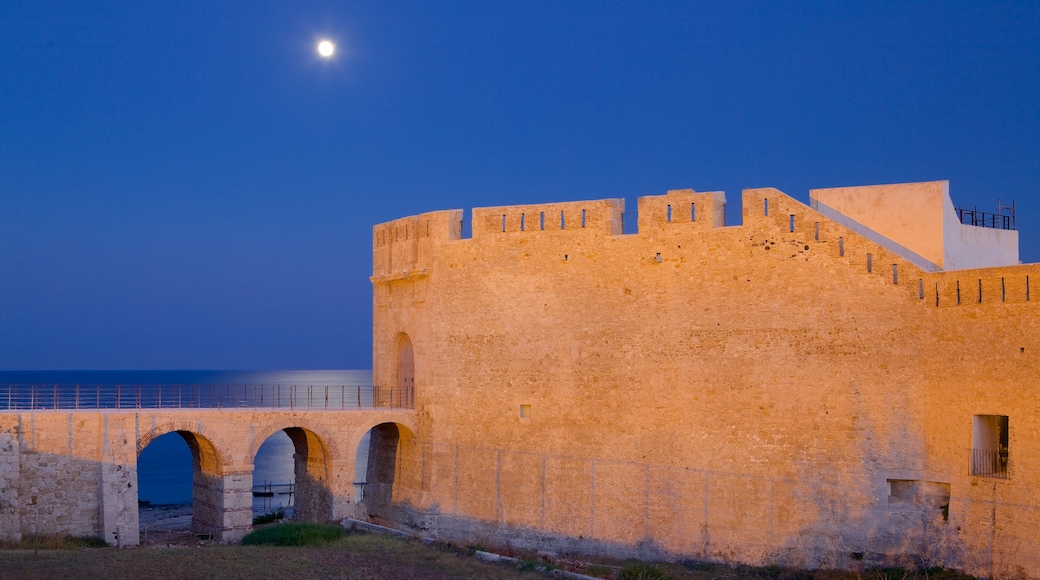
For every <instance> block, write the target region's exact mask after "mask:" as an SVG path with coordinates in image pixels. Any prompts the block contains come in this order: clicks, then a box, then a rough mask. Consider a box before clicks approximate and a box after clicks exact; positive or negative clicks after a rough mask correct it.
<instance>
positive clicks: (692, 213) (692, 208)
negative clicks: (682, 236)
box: [690, 203, 697, 222]
mask: <svg viewBox="0 0 1040 580" xmlns="http://www.w3.org/2000/svg"><path fill="white" fill-rule="evenodd" d="M690 221H691V222H695V221H697V207H696V204H692V203H691V204H690Z"/></svg>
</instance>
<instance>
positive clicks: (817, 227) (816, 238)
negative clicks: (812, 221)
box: [813, 222, 820, 242]
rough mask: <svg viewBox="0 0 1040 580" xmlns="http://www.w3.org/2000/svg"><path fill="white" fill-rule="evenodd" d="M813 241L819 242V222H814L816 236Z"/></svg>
mask: <svg viewBox="0 0 1040 580" xmlns="http://www.w3.org/2000/svg"><path fill="white" fill-rule="evenodd" d="M813 239H815V240H816V241H817V242H818V241H820V222H816V234H815V235H814V237H813Z"/></svg>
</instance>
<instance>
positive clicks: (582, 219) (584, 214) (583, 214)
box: [581, 210, 587, 227]
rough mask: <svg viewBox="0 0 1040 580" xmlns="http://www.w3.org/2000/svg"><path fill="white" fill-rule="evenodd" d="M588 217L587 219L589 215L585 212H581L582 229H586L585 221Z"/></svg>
mask: <svg viewBox="0 0 1040 580" xmlns="http://www.w3.org/2000/svg"><path fill="white" fill-rule="evenodd" d="M586 217H587V214H586V212H585V210H581V227H585V219H586Z"/></svg>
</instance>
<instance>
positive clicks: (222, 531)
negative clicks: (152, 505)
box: [0, 409, 416, 546]
mask: <svg viewBox="0 0 1040 580" xmlns="http://www.w3.org/2000/svg"><path fill="white" fill-rule="evenodd" d="M382 425H391V426H393V429H394V430H395V432H399V433H406V434H411V433H414V432H415V430H416V425H415V421H414V413H413V412H411V411H407V410H396V411H395V410H368V411H365V410H361V411H356V410H355V411H289V410H277V409H276V410H270V409H231V410H218V409H156V410H145V409H138V410H111V411H33V412H25V411H21V412H4V411H0V539H4V540H18V539H21V538H24V537H27V536H29V535H31V534H33V533H36V532H39V533H40V534H42V535H55V534H56V535H65V534H68V535H73V536H94V537H102V538H104V539H105V541H107V542H108V543H109V544H112V545H117V546H132V545H136V544H138V542H139V540H140V530H139V525H138V503H137V502H138V490H137V457H138V455H139V454H140V452H141V451H142V450H143V449H144V448H145V447H146V446H147V445H148V443H149V442H150V441H152V440H153V439H155V438H156V437H159V436H160V435H164V434H167V433H178V434H179V435H180V436H181V437H183V438H184V439H185V441H186V442H187V444H188V447H189V448H190V449H191V451H192V456H193V464H194V477H193V479H194V505H193V518H192V531H193V532H196V533H198V534H200V535H209V536H212V537H214V538H216V539H219V540H224V541H233V540H237V539H239V538H241V537H242V536H243V535H244V534H245V533H247V532H248V531H249V529H250V527H251V525H252V517H253V514H252V482H253V475H252V472H253V458H254V457H255V456H256V452H257V450H259V448H260V445H261V444H262V443H263V442H264V440H266V439H267V438H268V437H269V436H270V435H271V434H273V433H275V432H276V431H279V430H284V431H285V432H286V433H288V435H289V437H290V438H291V439H292V440H293V442H294V445H295V450H296V453H295V458H296V494H297V498H296V502H297V506H298V508H297V513H296V514H295V516H296V517H297V518H298V519H303V520H307V521H334V520H337V521H338V520H340V519H342V518H344V517H346V516H349V515H356V514H357V512H358V510H359V509H361V510H362V511H363V510H364V509H365V507H369V508H371V509H373V510H379V509H381V508H380V506H379V505H376V504H374V503H372V502H369V505H368V506H362V507H361V508H358V506H356V505H355V503H354V475H355V459H356V457H357V448H358V446H359V445H360V443H361V440H362V437H363V436H364V435H365V434H366V433H367V432H368V431H369V430H371V429H373V428H378V427H380V426H382ZM395 442H396V440H395ZM391 443H393V442H391ZM398 453H399V451H398V447H397V446H394V445H393V444H387V445H386V446H385V448H384V449H383V454H382V455H380V454H370V462H374V464H375V465H376V468H375V471H376V472H378V473H380V474H384V477H386V478H388V479H387V481H383V480H378V479H377V480H373V482H372V483H373V484H375V485H382V486H386V487H389V488H390V489H391V490H392V493H390V494H389V496H388V498H387V501H392V500H394V499H398V500H399V499H400V498H402V497H405V496H407V492H405V491H403V490H402V489H401V488H402V485H403V484H404V483H405V482H407V479H408V478H407V476H406V475H404V474H399V473H398V472H397V471H395V466H396V465H397V463H398V459H397V457H396V455H397V454H398ZM380 462H387V463H389V465H390V466H389V467H384V466H382V465H381V463H380ZM395 478H396V480H397V482H398V483H397V486H396V488H394V485H393V484H394V481H395Z"/></svg>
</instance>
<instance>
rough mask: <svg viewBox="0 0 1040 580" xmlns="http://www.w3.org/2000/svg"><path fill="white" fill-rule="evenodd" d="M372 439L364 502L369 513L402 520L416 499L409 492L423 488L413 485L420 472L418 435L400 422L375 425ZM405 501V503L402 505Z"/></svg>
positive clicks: (383, 517)
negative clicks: (418, 471)
mask: <svg viewBox="0 0 1040 580" xmlns="http://www.w3.org/2000/svg"><path fill="white" fill-rule="evenodd" d="M369 433H370V434H371V439H370V443H369V452H368V467H367V470H366V482H367V485H366V488H365V499H364V505H365V508H366V509H367V511H368V513H369V515H371V516H375V517H378V518H382V519H385V520H390V521H401V518H402V517H403V516H404V514H405V513H410V509H409V508H408V507H405V506H408V505H410V504H411V503H412V500H413V499H414V498H412V497H411V494H410V493H409V491H411V490H415V489H421V487H420V486H416V485H414V483H415V481H414V480H416V479H417V477H416V476H417V475H418V476H419V477H418V479H420V480H421V474H417V470H416V469H414V467H417V466H418V462H416V461H415V460H414V459H415V455H416V452H417V450H418V448H419V446H418V445H416V438H415V434H414V433H412V432H411V430H409V429H408V428H407V427H404V426H403V425H399V424H397V423H383V424H381V425H376V426H375V427H373V428H372V430H371V431H370V432H369ZM402 504H404V506H403V505H402Z"/></svg>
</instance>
